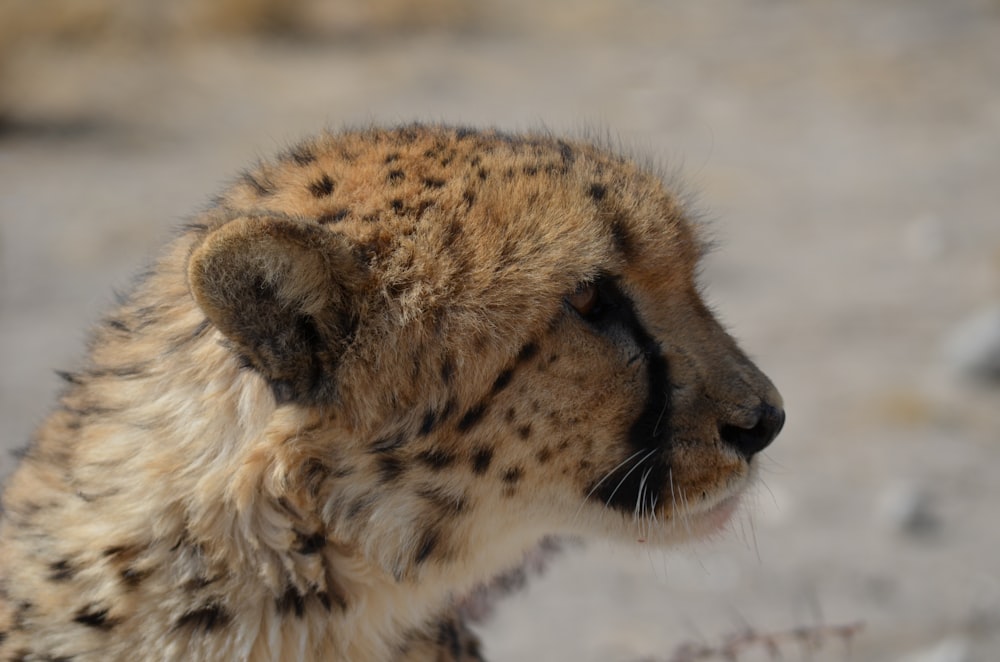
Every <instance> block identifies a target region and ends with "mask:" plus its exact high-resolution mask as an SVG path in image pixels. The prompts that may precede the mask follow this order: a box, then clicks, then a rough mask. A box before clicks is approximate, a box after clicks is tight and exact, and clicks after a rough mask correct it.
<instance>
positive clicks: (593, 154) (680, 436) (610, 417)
mask: <svg viewBox="0 0 1000 662" xmlns="http://www.w3.org/2000/svg"><path fill="white" fill-rule="evenodd" d="M289 210H291V212H290V211H289ZM699 256H700V243H699V238H698V234H697V227H696V226H695V224H694V223H692V222H691V221H690V220H689V219H688V217H687V216H686V214H685V211H684V209H683V208H682V206H681V205H680V203H679V201H678V200H677V199H676V197H675V196H674V195H672V194H671V193H670V192H669V191H668V190H667V189H666V188H665V187H664V185H663V183H662V181H661V180H660V179H659V178H658V177H657V176H655V175H654V174H652V173H650V172H647V171H646V170H644V169H643V168H641V167H640V166H638V165H636V164H635V163H633V162H631V161H629V160H627V159H624V158H621V157H619V156H616V155H614V154H611V153H608V152H607V151H604V150H602V149H600V148H597V147H594V146H591V145H589V144H585V143H573V142H565V141H561V140H557V139H555V138H552V137H549V136H528V137H516V136H508V135H504V134H499V133H493V132H473V131H464V130H455V129H447V128H440V127H420V126H418V127H407V128H404V129H400V130H397V131H396V132H365V131H361V132H357V133H348V134H339V135H327V136H325V137H323V138H321V139H319V140H317V141H315V142H313V143H309V144H306V145H303V146H301V147H300V148H298V149H297V150H296V151H294V153H292V154H291V156H287V155H286V157H285V158H284V160H283V161H281V162H278V163H275V164H264V165H262V166H261V167H260V168H259V169H258V171H256V172H254V173H250V174H249V175H248V176H247V178H245V179H244V181H243V182H241V183H240V184H237V185H236V186H235V187H234V188H233V189H232V190H231V191H230V192H229V193H228V194H227V197H226V198H225V199H224V200H223V203H222V204H221V205H220V206H219V207H218V208H217V209H216V210H214V211H212V212H210V213H209V214H208V215H207V216H206V221H205V227H204V228H203V229H202V230H201V231H200V235H199V237H198V238H197V241H196V242H195V244H194V247H193V249H192V253H191V257H190V261H189V266H188V279H189V285H190V288H191V291H192V293H193V296H194V299H195V301H196V302H197V304H198V305H199V306H200V307H201V309H202V310H203V311H204V313H205V314H206V316H207V317H208V319H209V320H210V321H211V322H212V324H213V325H214V326H215V327H216V328H217V329H218V330H219V331H220V332H221V336H222V337H223V339H224V346H225V348H226V351H228V352H229V353H230V354H231V355H232V357H233V360H234V361H240V362H241V363H243V364H244V365H245V366H246V367H248V368H249V369H250V370H251V371H253V372H254V373H255V374H256V375H258V376H259V378H260V380H262V382H263V383H265V384H266V385H267V386H268V387H269V389H270V391H271V393H273V396H274V402H275V406H276V411H277V412H281V411H286V412H294V413H295V414H296V416H297V418H294V423H289V424H288V426H287V429H285V430H284V432H283V435H284V436H283V437H282V443H281V444H279V445H276V446H275V449H274V450H273V454H274V455H273V457H272V458H270V459H269V461H270V462H271V463H272V464H273V467H274V472H275V473H276V474H280V476H279V477H280V480H274V481H271V484H272V485H276V486H278V487H273V488H272V489H274V490H278V491H281V492H282V494H281V496H282V497H283V498H285V499H286V500H287V501H288V502H290V503H293V504H295V505H296V507H297V508H298V509H299V510H300V511H303V512H306V513H308V516H309V517H312V518H313V519H315V520H316V521H319V522H321V525H322V527H324V530H325V535H327V536H328V537H329V538H330V539H331V540H334V541H337V542H338V544H340V545H342V546H344V547H345V548H351V549H358V550H360V551H361V553H364V554H366V555H368V556H369V557H371V558H373V559H377V560H378V561H379V562H380V563H382V564H383V565H384V566H385V567H386V568H387V569H389V570H391V571H392V572H393V573H395V574H396V575H397V576H405V575H407V573H409V572H411V571H418V572H419V571H420V569H421V568H422V567H426V566H434V565H447V564H448V563H456V562H464V563H467V564H471V565H476V564H477V563H478V564H479V565H483V564H486V565H489V562H491V561H490V560H491V559H495V560H497V562H498V563H499V562H500V561H499V559H500V558H501V557H503V556H504V555H505V554H506V555H508V556H509V555H510V554H512V553H513V551H514V550H515V549H517V550H519V549H523V547H524V546H525V544H526V543H528V542H530V541H532V540H537V538H538V537H539V536H541V535H545V534H551V533H557V534H559V533H565V534H572V535H581V534H582V535H590V536H593V535H597V536H604V537H612V538H618V539H625V540H636V539H642V540H649V541H651V542H655V541H659V542H670V541H673V540H679V539H684V538H688V537H691V536H697V535H700V534H704V533H707V532H710V531H713V530H716V529H718V528H719V527H720V526H721V524H722V522H724V521H725V519H726V518H727V517H728V515H729V513H730V512H731V511H732V510H733V507H734V506H735V504H736V503H737V501H738V500H739V497H740V495H741V494H742V493H743V492H744V490H745V489H746V488H747V486H748V485H749V484H750V483H751V482H752V480H753V477H754V474H755V471H756V469H755V467H756V464H757V459H756V458H757V456H758V454H759V453H760V452H761V451H762V450H764V448H766V447H767V446H768V444H770V443H771V441H772V440H773V439H774V438H775V436H776V435H777V434H778V432H779V431H780V429H781V427H782V424H783V422H784V412H783V409H782V400H781V397H780V396H779V394H778V392H777V391H776V390H775V388H774V386H773V385H772V384H771V382H770V381H769V380H768V379H767V377H765V376H764V375H763V374H762V373H761V372H760V371H759V370H758V369H757V368H756V367H755V366H754V364H753V363H752V362H751V361H750V360H749V359H748V358H747V357H746V356H745V355H744V353H743V352H742V351H741V350H740V349H739V347H737V345H736V343H735V342H734V340H733V339H732V338H731V337H730V336H729V335H728V334H727V333H726V331H725V330H724V329H723V327H722V326H721V325H720V324H719V322H718V321H717V320H716V319H715V318H714V317H713V315H712V313H711V312H710V311H709V309H708V308H707V307H706V305H705V303H704V302H703V300H702V298H701V296H700V294H699V290H698V286H697V283H696V268H697V264H698V260H699ZM289 420H293V419H289Z"/></svg>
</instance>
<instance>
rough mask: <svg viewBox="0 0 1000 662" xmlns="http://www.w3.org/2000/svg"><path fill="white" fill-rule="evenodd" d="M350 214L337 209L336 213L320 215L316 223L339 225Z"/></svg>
mask: <svg viewBox="0 0 1000 662" xmlns="http://www.w3.org/2000/svg"><path fill="white" fill-rule="evenodd" d="M350 214H351V212H350V210H348V209H338V210H337V211H332V212H328V213H326V214H321V215H320V216H318V217H317V218H316V222H317V223H319V224H320V225H327V224H329V223H339V222H340V221H342V220H344V219H345V218H347V217H348V216H350Z"/></svg>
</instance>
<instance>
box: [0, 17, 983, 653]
mask: <svg viewBox="0 0 1000 662" xmlns="http://www.w3.org/2000/svg"><path fill="white" fill-rule="evenodd" d="M529 4H530V3H529V2H528V1H527V0H523V2H515V3H509V4H506V5H499V4H498V3H497V2H494V3H492V4H491V3H486V5H488V6H490V7H492V10H493V13H492V14H490V15H489V16H487V18H483V17H482V16H480V17H479V18H478V19H477V20H475V21H471V22H464V23H462V24H461V25H460V26H455V25H449V24H444V25H443V26H439V27H438V28H436V29H435V28H434V27H433V26H431V27H429V28H428V27H427V26H423V27H421V26H416V28H414V27H413V26H411V28H412V29H410V30H409V31H401V30H400V29H399V28H398V26H397V27H396V28H393V30H395V31H392V30H389V31H383V32H381V33H379V34H371V35H366V34H358V33H353V34H349V35H346V36H345V35H340V36H339V37H327V38H320V37H317V36H315V35H313V36H312V37H310V38H308V39H306V38H303V39H295V38H285V39H282V40H254V39H231V38H226V39H223V38H221V37H220V38H218V39H211V38H186V39H179V40H177V41H170V40H166V41H164V42H162V43H160V42H158V43H157V44H156V45H155V46H148V45H147V44H144V43H143V41H142V40H141V39H139V40H131V41H129V40H124V41H125V42H126V43H124V44H123V43H118V42H115V40H114V39H113V38H109V39H107V40H106V41H100V42H99V43H97V44H87V43H82V44H81V43H78V42H74V43H71V44H66V43H62V42H58V41H54V42H47V41H45V40H42V39H39V40H33V39H20V40H19V42H18V45H17V46H16V48H15V47H13V46H12V47H10V48H8V49H6V56H5V57H6V58H7V59H6V61H5V63H4V64H5V66H4V71H3V74H4V78H3V79H0V81H2V83H0V84H2V85H3V87H2V88H0V104H3V105H5V106H6V110H7V113H8V115H7V117H8V120H7V123H6V125H5V126H4V132H3V133H2V134H0V366H2V367H3V369H2V370H0V443H2V445H3V446H4V447H6V448H11V449H13V448H17V447H19V446H22V445H23V444H24V443H25V442H26V441H27V440H28V439H29V437H30V434H31V431H32V428H33V427H34V426H35V425H36V424H37V423H38V422H39V421H40V420H41V419H42V417H44V416H45V414H46V412H47V411H48V409H49V407H50V406H51V404H52V402H53V400H54V393H55V391H56V390H57V388H58V383H57V379H56V377H55V376H54V372H53V371H54V370H55V369H59V368H71V367H72V366H74V365H75V364H76V362H77V361H78V360H79V357H80V355H81V353H82V349H83V345H84V340H85V338H86V328H87V324H88V322H90V321H93V320H94V319H95V318H96V316H97V315H98V313H99V311H101V310H102V309H103V308H105V307H106V306H107V304H108V303H109V302H110V300H111V292H112V289H113V288H115V287H127V284H128V281H129V275H130V274H131V273H134V272H135V271H137V270H138V268H139V267H140V266H141V265H142V263H143V261H144V260H145V259H146V257H147V256H148V255H149V254H150V252H151V251H153V250H154V249H155V247H156V246H158V245H159V244H160V243H162V241H163V240H164V239H165V238H167V237H168V236H169V232H170V228H171V227H172V226H174V225H176V224H177V223H178V222H180V221H181V220H183V219H184V217H185V215H186V214H189V213H191V212H193V211H195V210H197V209H198V208H199V206H200V205H202V204H203V203H205V202H206V201H207V200H208V198H209V197H210V196H211V195H212V194H213V193H214V192H215V191H217V190H218V189H219V187H220V186H221V184H222V183H223V182H224V181H225V180H226V178H228V177H231V176H232V175H233V174H234V173H235V172H236V171H237V170H238V169H239V168H240V167H241V166H242V165H243V164H245V163H246V162H247V161H248V160H251V159H254V158H255V157H257V156H258V155H262V154H268V153H271V152H273V151H274V150H276V149H277V148H280V147H282V146H284V145H285V144H287V143H288V142H289V141H291V140H294V139H297V138H298V137H300V136H302V135H305V134H306V133H309V132H311V131H314V130H316V129H317V128H320V127H323V126H333V127H338V126H342V125H344V124H351V123H359V122H361V123H364V122H369V121H373V120H374V121H378V122H397V121H408V120H411V119H424V120H444V121H449V122H461V123H470V124H487V125H498V126H501V127H504V128H508V129H518V128H526V127H528V128H530V127H537V126H540V125H544V126H546V127H549V128H551V129H553V130H555V131H560V132H562V131H566V132H570V133H580V132H581V131H582V130H584V129H586V128H588V127H589V128H594V127H597V128H598V129H599V130H602V131H603V130H605V129H606V130H607V131H608V132H609V133H610V134H612V135H614V136H618V137H620V139H621V141H622V144H623V145H624V146H626V147H627V148H629V149H632V150H635V151H637V152H639V153H641V154H644V155H647V156H650V157H652V158H654V159H656V160H657V161H659V162H662V163H663V164H664V166H665V167H666V168H668V169H675V168H676V169H678V170H679V171H680V172H681V174H682V178H683V181H684V182H685V184H686V186H687V188H688V189H689V192H691V193H697V195H696V198H697V203H696V204H697V205H698V208H699V209H700V211H701V212H702V213H703V215H704V217H705V218H706V219H707V220H708V222H709V223H710V225H711V230H712V232H713V234H714V235H715V236H716V237H717V239H718V241H719V248H718V250H717V251H716V252H715V253H714V254H713V255H711V257H710V258H709V259H708V261H707V264H706V267H705V271H704V280H705V284H706V286H707V289H708V292H709V295H710V298H711V299H712V302H713V304H714V305H715V306H716V308H717V309H718V310H719V311H720V314H721V316H722V317H723V318H724V320H725V321H726V323H727V324H728V325H729V326H730V327H731V328H732V329H733V331H734V333H735V334H736V335H737V336H738V337H739V338H740V339H741V341H742V342H743V344H744V346H745V347H746V348H747V349H748V350H749V351H750V353H751V354H752V355H754V356H755V358H756V359H757V360H758V362H759V364H760V365H761V366H762V367H763V368H764V369H765V370H766V371H767V372H768V373H769V374H770V375H771V376H772V378H773V379H774V381H775V382H776V383H777V384H778V386H779V387H780V388H781V390H782V391H783V393H784V396H785V399H786V404H787V409H788V416H789V419H788V425H787V426H786V429H785V431H784V432H783V434H782V435H781V437H780V438H779V440H778V441H777V442H776V443H775V445H774V446H773V447H772V448H771V449H770V450H769V451H768V452H767V454H766V455H767V457H766V459H765V471H764V480H763V484H762V486H761V488H760V489H759V490H758V493H757V495H756V498H755V499H754V500H753V501H754V503H752V504H750V506H751V507H750V508H748V512H747V513H745V514H743V515H742V516H741V517H740V518H738V519H737V521H736V522H734V525H733V527H732V531H731V533H729V534H728V535H725V536H723V537H721V539H719V540H716V541H711V542H706V543H700V544H698V545H695V546H692V547H690V548H688V549H682V550H676V551H670V552H667V553H664V552H660V551H650V550H647V549H639V550H629V549H622V548H612V547H610V546H608V545H606V544H602V543H596V544H590V545H589V546H587V547H585V548H582V549H573V550H570V551H569V552H567V553H566V554H564V555H563V556H562V558H560V559H558V561H557V562H555V563H554V564H553V565H552V567H551V568H550V569H549V570H548V571H547V572H546V573H545V574H544V576H543V577H541V578H540V579H539V580H538V581H535V582H533V583H532V585H531V586H530V587H529V588H528V589H527V590H525V591H523V592H521V593H519V594H517V595H515V596H513V597H511V598H510V599H509V600H507V601H505V602H504V603H503V604H501V605H500V607H499V608H498V610H497V612H496V613H495V615H494V617H493V618H492V619H491V620H490V622H489V623H488V624H487V625H485V626H484V628H483V636H484V639H485V641H486V650H487V652H488V653H489V656H490V658H491V659H493V660H553V661H555V660H567V661H568V660H574V661H577V660H594V661H598V660H600V661H602V662H608V661H624V660H634V659H637V658H642V657H649V658H652V659H657V660H664V661H665V660H668V659H671V658H672V656H674V653H675V652H676V651H677V649H678V646H681V645H682V644H684V643H685V642H687V643H692V644H703V645H708V646H715V647H718V646H721V644H722V643H723V642H724V641H725V640H726V637H727V636H732V635H736V634H739V633H744V632H747V631H753V632H756V633H758V636H757V637H756V644H754V645H751V646H749V647H747V648H744V649H741V652H740V654H739V656H738V657H737V658H736V659H739V660H755V659H769V658H770V657H773V654H769V653H768V652H767V646H766V643H767V642H766V641H764V639H765V637H763V634H765V633H779V634H780V633H785V634H784V635H782V636H777V637H776V638H774V640H773V642H772V643H773V644H774V645H775V646H777V647H778V648H779V651H778V652H779V653H780V657H781V659H785V660H797V659H810V660H879V661H880V660H890V661H899V662H972V661H979V662H995V661H996V660H998V659H1000V551H998V550H1000V515H998V509H1000V480H998V479H997V473H998V468H1000V390H998V389H997V388H996V387H992V388H991V387H988V386H986V385H983V384H976V383H973V382H969V381H965V380H963V379H961V378H959V377H958V376H956V374H955V371H954V369H953V366H952V365H951V364H950V363H949V361H948V360H947V358H946V355H945V353H944V352H943V350H942V347H943V344H944V342H945V340H946V338H948V336H949V334H951V333H952V332H953V329H954V328H955V327H956V326H957V325H959V324H960V322H961V321H962V320H963V319H965V318H966V317H967V316H969V315H971V314H973V313H975V312H976V311H977V310H981V309H983V308H984V307H987V306H989V305H991V304H993V303H995V302H996V301H998V300H1000V213H998V208H1000V192H998V191H1000V4H998V3H996V2H992V1H987V0H981V1H977V0H950V1H949V2H937V1H934V0H911V1H907V0H884V1H882V2H877V3H869V2H863V1H862V0H851V1H846V2H839V3H834V2H809V3H795V2H786V1H779V0H773V1H762V2H737V1H735V0H721V1H713V2H704V3H703V2H698V3H665V2H664V3H656V2H649V1H642V0H623V1H622V2H620V3H613V4H612V3H607V4H602V3H599V2H589V1H588V2H578V3H574V2H572V1H570V0H555V1H553V2H551V3H547V4H544V5H539V7H540V8H536V9H535V10H533V13H532V12H529V11H528V10H527V7H528V6H529ZM675 4H676V5H677V6H674V5H675ZM417 28H419V29H417ZM22 37H23V35H22ZM0 46H2V44H0ZM0 52H3V51H2V50H0ZM14 463H15V460H14V459H13V458H12V457H9V456H7V455H6V454H4V456H3V457H2V458H0V473H2V474H6V473H7V472H9V471H10V470H11V468H12V467H13V466H14ZM856 623H860V624H863V626H862V629H861V630H860V631H859V632H857V633H855V635H854V636H853V637H850V638H849V639H850V641H847V640H846V639H848V638H846V637H844V636H842V635H841V634H840V633H839V631H838V630H837V628H836V626H839V625H851V624H856ZM797 629H798V631H799V632H800V634H799V635H796V634H795V632H796V631H797ZM802 632H804V634H801V633H802ZM807 639H811V640H813V641H812V643H811V644H810V643H809V641H806V640H807ZM674 659H677V660H680V659H719V660H721V659H730V658H726V657H725V655H724V654H723V653H722V652H721V651H719V652H718V653H717V654H714V655H707V654H706V656H704V657H701V658H697V657H695V656H693V655H692V656H689V657H687V658H684V657H683V656H681V655H679V654H678V655H677V656H675V657H674Z"/></svg>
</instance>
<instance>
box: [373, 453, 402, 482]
mask: <svg viewBox="0 0 1000 662" xmlns="http://www.w3.org/2000/svg"><path fill="white" fill-rule="evenodd" d="M405 468H406V467H405V466H404V465H403V463H402V462H401V461H400V459H399V458H398V457H395V456H392V455H382V456H380V457H379V459H378V473H379V481H380V482H382V483H389V482H392V481H394V480H396V479H397V478H399V476H400V475H401V474H402V473H403V470H404V469H405Z"/></svg>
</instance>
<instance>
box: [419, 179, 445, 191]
mask: <svg viewBox="0 0 1000 662" xmlns="http://www.w3.org/2000/svg"><path fill="white" fill-rule="evenodd" d="M423 184H424V186H425V187H427V188H441V187H442V186H444V180H443V179H440V178H438V177H424V179H423Z"/></svg>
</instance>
